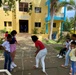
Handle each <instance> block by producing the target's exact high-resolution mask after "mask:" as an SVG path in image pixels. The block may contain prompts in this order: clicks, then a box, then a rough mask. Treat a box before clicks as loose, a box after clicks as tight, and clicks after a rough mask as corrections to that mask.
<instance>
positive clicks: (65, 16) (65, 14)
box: [60, 0, 66, 36]
mask: <svg viewBox="0 0 76 75" xmlns="http://www.w3.org/2000/svg"><path fill="white" fill-rule="evenodd" d="M65 1H66V0H65ZM64 21H66V6H65V7H64ZM63 27H64V22H62V25H61V35H60V36H62V31H63Z"/></svg>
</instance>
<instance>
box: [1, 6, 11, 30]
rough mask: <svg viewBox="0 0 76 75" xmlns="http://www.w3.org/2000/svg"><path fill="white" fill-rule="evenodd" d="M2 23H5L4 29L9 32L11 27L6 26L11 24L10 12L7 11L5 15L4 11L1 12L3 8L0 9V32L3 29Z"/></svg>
mask: <svg viewBox="0 0 76 75" xmlns="http://www.w3.org/2000/svg"><path fill="white" fill-rule="evenodd" d="M4 22H6V23H7V26H6V29H8V30H11V29H12V27H10V26H8V22H12V12H11V11H8V12H7V13H5V11H3V8H2V7H1V8H0V30H2V29H4V28H5V26H4Z"/></svg>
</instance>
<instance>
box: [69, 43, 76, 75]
mask: <svg viewBox="0 0 76 75" xmlns="http://www.w3.org/2000/svg"><path fill="white" fill-rule="evenodd" d="M69 56H70V60H71V66H72V74H71V75H75V74H76V42H71V52H70V54H69Z"/></svg>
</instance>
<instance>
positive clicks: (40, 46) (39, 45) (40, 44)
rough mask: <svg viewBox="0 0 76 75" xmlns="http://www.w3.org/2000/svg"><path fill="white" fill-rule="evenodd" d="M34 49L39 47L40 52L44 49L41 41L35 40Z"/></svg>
mask: <svg viewBox="0 0 76 75" xmlns="http://www.w3.org/2000/svg"><path fill="white" fill-rule="evenodd" d="M35 47H39V48H40V50H42V49H44V48H45V46H44V44H43V43H42V42H41V41H39V40H37V41H36V42H35Z"/></svg>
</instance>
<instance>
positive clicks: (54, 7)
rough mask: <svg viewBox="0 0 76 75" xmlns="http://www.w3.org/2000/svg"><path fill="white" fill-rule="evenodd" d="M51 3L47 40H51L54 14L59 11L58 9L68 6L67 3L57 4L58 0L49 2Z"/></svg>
mask: <svg viewBox="0 0 76 75" xmlns="http://www.w3.org/2000/svg"><path fill="white" fill-rule="evenodd" d="M50 2H51V7H50V8H51V11H50V13H51V25H50V36H49V38H50V39H52V30H53V22H54V16H55V13H57V12H58V11H59V9H60V8H61V7H64V6H66V5H68V4H69V2H66V1H63V2H59V0H50Z"/></svg>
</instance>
